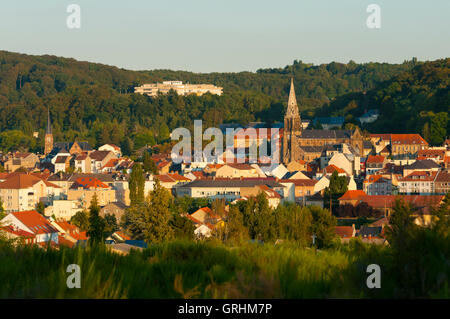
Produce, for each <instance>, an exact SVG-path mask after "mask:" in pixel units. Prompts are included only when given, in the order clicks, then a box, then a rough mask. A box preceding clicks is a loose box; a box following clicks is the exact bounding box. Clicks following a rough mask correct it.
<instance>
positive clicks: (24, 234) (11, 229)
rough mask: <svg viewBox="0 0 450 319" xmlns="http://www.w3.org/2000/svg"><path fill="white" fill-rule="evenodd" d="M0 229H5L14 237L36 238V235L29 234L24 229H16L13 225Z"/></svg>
mask: <svg viewBox="0 0 450 319" xmlns="http://www.w3.org/2000/svg"><path fill="white" fill-rule="evenodd" d="M0 229H3V230H4V231H6V232H8V233H11V234H13V235H16V236H19V237H25V238H33V237H35V235H34V234H32V233H29V232H27V231H25V230H22V229H17V228H14V227H13V226H12V225H9V226H4V227H0Z"/></svg>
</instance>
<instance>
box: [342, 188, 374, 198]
mask: <svg viewBox="0 0 450 319" xmlns="http://www.w3.org/2000/svg"><path fill="white" fill-rule="evenodd" d="M366 195H367V194H366V193H365V192H364V191H363V190H359V189H358V190H348V191H346V192H345V194H344V195H342V196H341V197H340V198H339V199H338V200H355V199H359V198H361V196H366Z"/></svg>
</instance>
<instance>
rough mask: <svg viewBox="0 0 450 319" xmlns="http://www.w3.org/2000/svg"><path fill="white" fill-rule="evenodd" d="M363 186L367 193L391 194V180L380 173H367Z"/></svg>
mask: <svg viewBox="0 0 450 319" xmlns="http://www.w3.org/2000/svg"><path fill="white" fill-rule="evenodd" d="M363 188H364V192H365V193H366V194H367V195H391V194H392V180H391V179H388V178H384V177H383V176H382V175H369V176H367V177H366V179H365V180H364V182H363Z"/></svg>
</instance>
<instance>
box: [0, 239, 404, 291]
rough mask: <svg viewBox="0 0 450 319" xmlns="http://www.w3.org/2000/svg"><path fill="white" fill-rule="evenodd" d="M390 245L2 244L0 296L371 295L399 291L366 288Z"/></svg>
mask: <svg viewBox="0 0 450 319" xmlns="http://www.w3.org/2000/svg"><path fill="white" fill-rule="evenodd" d="M387 249H388V248H385V247H369V246H365V245H361V244H356V245H350V246H341V247H339V248H335V249H329V250H320V251H319V250H314V249H308V248H306V249H305V248H301V247H297V246H296V245H295V244H292V243H284V244H282V245H277V246H274V245H264V246H262V245H258V244H248V245H244V246H241V247H236V248H230V247H226V246H223V245H221V244H216V243H211V242H198V243H195V242H179V241H178V242H170V243H166V244H161V245H155V246H152V247H150V248H148V249H146V250H144V251H143V252H137V251H135V252H132V253H131V254H130V255H127V256H121V255H117V254H114V253H111V252H109V251H107V250H106V249H105V248H88V249H85V250H83V249H61V250H59V251H57V250H53V249H50V250H43V249H37V248H30V247H18V248H12V247H8V246H2V247H1V248H0V260H1V263H2V265H1V267H0V283H1V285H0V298H370V297H384V298H386V297H394V296H395V295H394V294H395V289H394V288H395V285H394V282H393V280H391V279H390V278H389V275H388V274H386V273H383V278H382V283H383V285H382V288H381V289H375V291H373V290H370V289H368V288H367V287H366V278H367V276H368V274H367V273H366V267H367V265H368V264H371V263H377V264H379V265H380V266H381V267H382V269H383V267H384V268H388V267H389V265H388V264H387V263H388V262H389V258H387V257H386V256H387V253H386V250H387ZM69 264H78V265H79V266H80V267H81V288H80V289H76V288H74V289H69V288H67V286H66V280H67V277H68V275H69V273H67V272H66V268H67V266H68V265H69Z"/></svg>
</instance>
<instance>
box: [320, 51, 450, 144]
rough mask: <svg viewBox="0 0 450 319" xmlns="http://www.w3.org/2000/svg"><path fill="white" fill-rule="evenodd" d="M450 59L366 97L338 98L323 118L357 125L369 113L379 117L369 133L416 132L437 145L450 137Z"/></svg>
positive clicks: (423, 66)
mask: <svg viewBox="0 0 450 319" xmlns="http://www.w3.org/2000/svg"><path fill="white" fill-rule="evenodd" d="M449 88H450V59H449V58H447V59H441V60H436V61H432V62H426V63H423V64H420V65H418V66H416V67H414V68H413V69H412V70H411V71H407V72H403V73H401V74H399V75H397V76H395V77H393V78H392V79H390V80H388V81H385V82H383V83H381V84H379V85H378V86H377V87H375V88H374V89H372V90H369V91H367V93H366V94H365V95H364V94H363V93H360V92H358V93H351V94H346V95H343V96H340V97H338V98H336V99H335V100H334V101H332V102H331V103H329V104H327V105H325V106H324V107H323V108H322V109H321V110H319V111H318V114H320V115H328V116H329V115H335V116H345V117H346V120H347V121H348V122H354V121H356V118H357V117H359V116H361V115H363V114H364V112H365V111H366V110H368V109H379V110H380V117H379V118H378V120H377V121H376V122H374V123H371V124H369V125H367V129H368V130H369V131H371V132H374V133H385V132H392V133H411V132H417V133H420V134H422V135H423V137H424V138H425V139H426V140H427V141H428V142H430V143H431V144H434V145H439V144H441V143H442V142H443V140H444V138H445V137H446V136H449V135H450V121H449V117H448V112H449V110H450V89H449Z"/></svg>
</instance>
